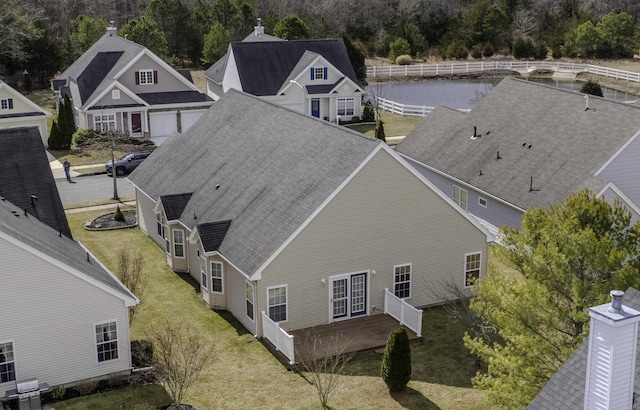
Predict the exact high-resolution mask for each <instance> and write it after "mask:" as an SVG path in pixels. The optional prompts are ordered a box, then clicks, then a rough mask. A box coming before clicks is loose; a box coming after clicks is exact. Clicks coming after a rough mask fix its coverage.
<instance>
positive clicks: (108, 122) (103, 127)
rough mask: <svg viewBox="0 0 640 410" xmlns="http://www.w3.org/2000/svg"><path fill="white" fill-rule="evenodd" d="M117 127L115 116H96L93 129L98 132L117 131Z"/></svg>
mask: <svg viewBox="0 0 640 410" xmlns="http://www.w3.org/2000/svg"><path fill="white" fill-rule="evenodd" d="M116 126H117V123H116V115H115V114H94V115H93V129H94V131H98V132H106V131H115V129H116Z"/></svg>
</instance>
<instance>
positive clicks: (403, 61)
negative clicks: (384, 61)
mask: <svg viewBox="0 0 640 410" xmlns="http://www.w3.org/2000/svg"><path fill="white" fill-rule="evenodd" d="M412 61H413V59H412V58H411V56H410V55H408V54H403V55H401V56H398V57H396V64H397V65H409V64H411V62H412Z"/></svg>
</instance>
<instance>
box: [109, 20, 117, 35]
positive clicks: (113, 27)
mask: <svg viewBox="0 0 640 410" xmlns="http://www.w3.org/2000/svg"><path fill="white" fill-rule="evenodd" d="M117 31H118V29H117V28H116V22H115V21H110V22H109V27H107V34H108V35H109V37H113V36H115V35H116V32H117Z"/></svg>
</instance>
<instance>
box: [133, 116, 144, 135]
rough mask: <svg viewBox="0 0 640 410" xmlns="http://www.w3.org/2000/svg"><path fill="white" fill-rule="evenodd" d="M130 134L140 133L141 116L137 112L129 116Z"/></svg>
mask: <svg viewBox="0 0 640 410" xmlns="http://www.w3.org/2000/svg"><path fill="white" fill-rule="evenodd" d="M131 132H132V133H134V134H137V133H140V132H142V116H141V115H140V113H139V112H138V113H134V114H131Z"/></svg>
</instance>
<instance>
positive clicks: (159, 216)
mask: <svg viewBox="0 0 640 410" xmlns="http://www.w3.org/2000/svg"><path fill="white" fill-rule="evenodd" d="M156 228H157V230H158V236H159V237H161V238H162V239H164V220H163V218H162V214H157V215H156Z"/></svg>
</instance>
